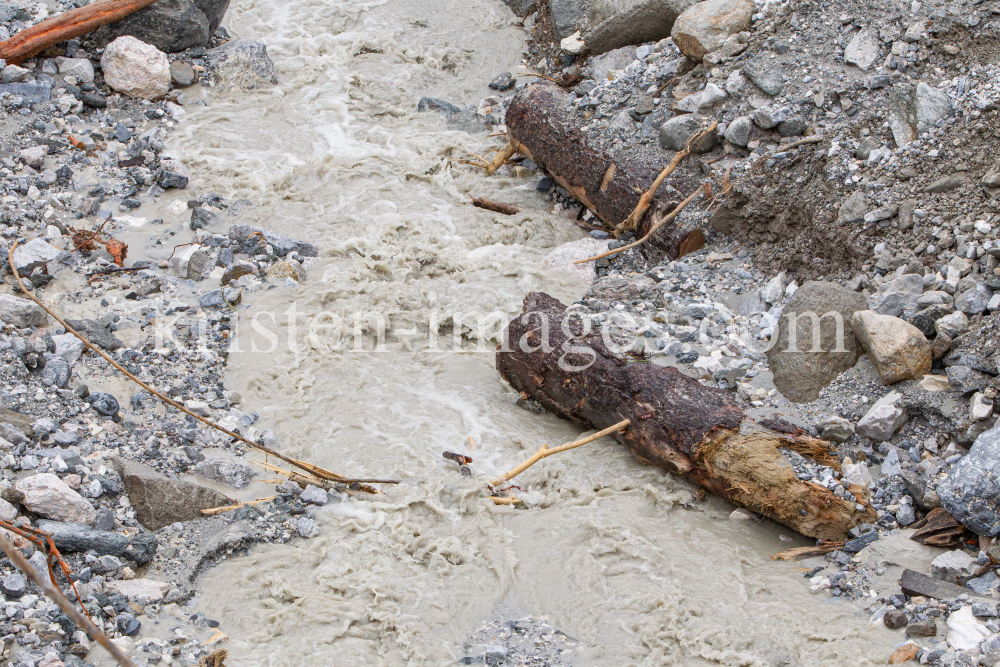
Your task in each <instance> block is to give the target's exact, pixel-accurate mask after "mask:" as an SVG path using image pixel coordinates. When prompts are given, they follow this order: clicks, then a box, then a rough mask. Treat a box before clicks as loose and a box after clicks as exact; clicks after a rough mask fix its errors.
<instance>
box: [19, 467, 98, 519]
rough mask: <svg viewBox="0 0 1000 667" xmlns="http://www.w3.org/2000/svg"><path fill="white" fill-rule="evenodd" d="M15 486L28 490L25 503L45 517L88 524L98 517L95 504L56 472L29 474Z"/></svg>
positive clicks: (22, 491)
mask: <svg viewBox="0 0 1000 667" xmlns="http://www.w3.org/2000/svg"><path fill="white" fill-rule="evenodd" d="M95 481H96V480H95ZM14 488H15V489H16V490H17V491H20V492H21V493H22V494H24V501H23V505H24V506H25V507H27V508H28V509H29V510H31V511H32V512H35V513H36V514H41V515H42V516H44V517H48V518H50V519H55V520H56V521H76V522H79V523H86V524H93V523H94V521H95V520H96V519H97V512H95V511H94V506H93V505H91V504H90V503H89V502H87V501H86V500H85V499H84V498H83V497H82V496H80V494H78V493H77V492H76V491H74V490H73V489H71V488H69V486H67V484H66V483H65V482H63V481H62V480H61V479H59V478H58V477H56V476H55V475H53V474H52V473H42V474H40V475H33V476H31V477H25V478H24V479H22V480H19V481H18V482H17V483H16V484H15V485H14Z"/></svg>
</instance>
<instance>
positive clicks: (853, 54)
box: [844, 28, 882, 70]
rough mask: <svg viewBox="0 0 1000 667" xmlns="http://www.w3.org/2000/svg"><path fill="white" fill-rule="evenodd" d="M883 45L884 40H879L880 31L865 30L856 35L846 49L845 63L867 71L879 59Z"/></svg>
mask: <svg viewBox="0 0 1000 667" xmlns="http://www.w3.org/2000/svg"><path fill="white" fill-rule="evenodd" d="M881 44H882V40H880V39H879V36H878V31H877V30H875V29H874V28H865V29H864V30H862V31H861V32H859V33H858V34H857V35H855V36H854V39H852V40H851V43H850V44H848V45H847V48H846V49H844V62H845V63H847V64H849V65H857V66H858V67H859V68H860V69H862V70H866V69H868V68H869V67H871V66H872V63H874V62H875V59H876V58H878V53H879V47H880V46H881Z"/></svg>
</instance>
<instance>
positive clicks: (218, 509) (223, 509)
mask: <svg viewBox="0 0 1000 667" xmlns="http://www.w3.org/2000/svg"><path fill="white" fill-rule="evenodd" d="M277 497H278V496H267V497H266V498H258V499H257V500H247V501H246V502H241V503H233V504H232V505H223V506H222V507H211V508H209V509H207V510H202V511H201V513H202V514H204V515H205V516H215V515H216V514H222V513H223V512H229V511H232V510H238V509H239V508H241V507H247V506H250V507H253V506H254V505H259V504H260V503H266V502H268V501H270V500H274V499H275V498H277Z"/></svg>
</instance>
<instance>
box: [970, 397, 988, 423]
mask: <svg viewBox="0 0 1000 667" xmlns="http://www.w3.org/2000/svg"><path fill="white" fill-rule="evenodd" d="M991 414H993V401H991V400H990V399H988V398H986V396H984V395H983V393H982V392H979V391H977V392H976V393H975V394H973V395H972V398H971V399H969V418H970V419H972V421H974V422H981V421H983V420H984V419H988V418H989V416H990V415H991Z"/></svg>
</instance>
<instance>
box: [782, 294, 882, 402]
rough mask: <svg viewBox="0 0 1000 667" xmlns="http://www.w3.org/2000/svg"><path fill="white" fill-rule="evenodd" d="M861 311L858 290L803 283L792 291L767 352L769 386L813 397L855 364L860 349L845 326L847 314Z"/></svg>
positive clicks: (794, 396)
mask: <svg viewBox="0 0 1000 667" xmlns="http://www.w3.org/2000/svg"><path fill="white" fill-rule="evenodd" d="M864 309H865V301H864V298H863V297H862V296H861V295H860V294H858V293H857V292H854V291H852V290H850V289H848V288H846V287H842V286H841V285H837V284H836V283H830V282H807V283H805V284H804V285H803V286H802V287H800V288H799V289H798V290H797V291H796V292H795V294H793V295H792V297H791V298H790V299H789V300H788V302H787V303H786V304H785V307H784V309H783V310H782V313H781V319H780V320H779V322H778V328H777V331H776V332H775V333H774V335H775V336H777V340H776V342H775V344H774V345H773V346H772V347H771V349H770V350H768V352H767V358H768V364H769V366H770V368H771V372H772V373H773V374H774V386H775V387H776V388H777V389H778V391H780V392H781V393H782V394H783V395H784V396H785V398H787V399H788V400H790V401H795V402H807V401H814V400H816V399H817V398H818V397H819V392H820V390H821V389H822V388H823V387H825V386H826V385H828V384H830V382H831V381H833V379H834V378H836V377H837V376H838V375H840V374H841V373H842V372H844V371H846V370H847V369H848V368H851V367H852V366H854V364H856V363H857V362H858V359H859V358H860V357H861V354H862V349H861V345H860V344H859V343H858V340H857V338H855V337H854V333H853V331H852V330H851V316H852V315H853V314H854V313H855V312H856V311H859V310H864ZM838 316H839V317H838ZM793 318H794V319H793ZM793 322H794V324H795V327H794V330H793V328H792V323H793ZM817 323H818V327H819V329H818V331H816V327H817ZM793 331H794V339H793V337H792V335H793ZM817 334H818V335H817ZM817 339H818V341H819V345H818V346H817V345H815V343H816V341H817ZM838 342H840V343H841V345H840V346H839V351H838ZM793 343H794V345H793Z"/></svg>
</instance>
